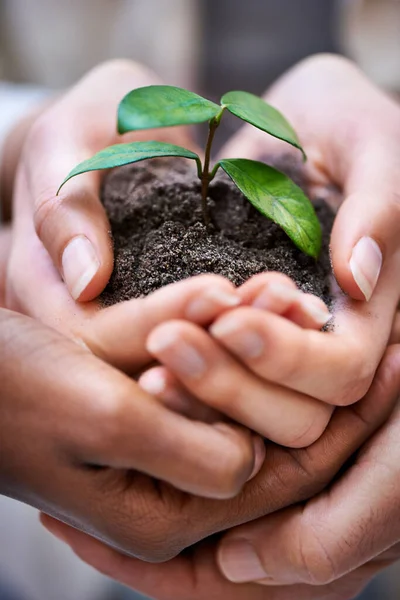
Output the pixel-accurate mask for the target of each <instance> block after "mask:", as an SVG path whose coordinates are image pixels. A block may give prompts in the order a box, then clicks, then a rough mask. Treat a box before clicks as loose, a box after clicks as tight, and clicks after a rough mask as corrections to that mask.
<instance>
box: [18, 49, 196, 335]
mask: <svg viewBox="0 0 400 600" xmlns="http://www.w3.org/2000/svg"><path fill="white" fill-rule="evenodd" d="M157 82H158V80H157V77H156V76H155V75H154V74H152V73H151V72H149V71H148V70H146V69H145V68H144V67H140V66H139V65H137V64H135V63H133V62H130V61H122V60H119V61H112V62H109V63H105V64H103V65H101V66H100V67H97V68H96V69H94V70H93V71H92V72H90V73H89V74H88V75H87V76H85V77H84V78H83V79H82V80H81V81H80V82H79V83H78V84H77V85H76V86H74V87H73V88H72V89H71V90H70V91H68V92H67V93H66V94H65V95H63V96H61V97H60V98H59V99H56V100H55V101H54V102H53V103H52V104H51V105H50V106H49V107H47V108H46V109H45V110H44V111H43V112H42V114H41V115H40V116H39V117H37V118H36V120H34V123H33V125H31V126H30V128H29V129H28V131H27V132H26V141H25V144H24V147H23V151H22V152H20V153H19V165H18V169H17V176H16V180H15V185H14V219H13V244H12V249H11V255H10V261H9V265H8V277H7V305H8V307H9V308H10V309H12V310H17V311H19V312H22V313H24V314H28V315H30V316H33V317H36V318H39V319H42V320H43V321H45V322H46V323H48V324H51V325H52V326H55V327H56V328H57V327H58V328H60V327H62V328H63V330H64V331H65V332H67V329H68V327H69V325H70V324H71V323H72V322H79V321H81V320H82V318H85V316H88V315H90V314H93V312H94V310H95V309H97V307H95V306H94V305H93V304H90V303H88V304H87V305H80V306H79V305H76V304H75V303H74V302H72V301H71V297H70V295H69V293H70V294H71V295H72V297H73V298H74V299H75V300H80V301H82V302H86V301H90V300H93V299H94V298H96V297H97V296H98V294H99V293H100V292H101V291H102V290H103V288H104V287H105V285H106V283H107V281H108V279H109V277H110V274H111V272H112V268H113V252H112V243H111V240H110V235H109V230H110V227H109V223H108V219H107V217H106V214H105V211H104V208H103V206H102V204H101V202H100V199H99V189H100V184H101V174H99V173H91V174H90V173H89V174H86V175H84V176H82V177H81V178H79V181H76V182H74V181H71V182H70V183H69V184H68V186H65V188H63V190H62V191H61V192H60V195H59V196H56V191H57V189H58V187H59V185H60V183H61V181H62V180H63V179H64V177H65V176H66V175H67V173H68V172H69V171H70V170H71V168H72V167H73V166H75V165H76V164H77V162H79V161H81V160H84V159H85V158H88V157H90V156H91V155H93V153H95V152H97V151H98V150H100V149H102V148H104V147H105V146H107V145H109V144H112V143H116V142H117V141H118V136H117V133H116V114H117V106H118V103H119V101H120V100H121V98H122V97H123V96H124V94H126V93H127V92H128V91H130V90H131V89H132V88H135V87H140V86H144V85H150V84H153V83H157ZM146 136H147V138H148V137H149V136H150V137H153V136H155V137H156V138H157V139H164V140H165V141H173V142H174V143H176V144H181V145H184V146H189V147H190V146H193V143H192V142H191V140H188V139H187V138H188V135H187V133H186V129H185V128H174V129H173V130H171V129H170V130H168V129H163V130H160V131H156V132H154V131H152V132H150V133H149V132H145V133H144V134H137V133H136V134H132V135H131V136H129V135H128V136H127V140H129V139H130V138H132V139H135V140H137V139H141V138H143V137H146ZM19 138H20V136H17V140H18V139H19ZM9 139H10V140H11V141H12V139H13V137H12V136H10V138H9ZM8 152H9V153H10V154H13V155H18V152H16V151H15V150H14V151H13V152H12V149H9V150H8ZM11 170H12V169H11ZM62 279H64V281H65V283H66V286H67V288H68V291H69V293H68V291H67V290H66V289H65V285H64V283H63V281H62ZM67 323H68V325H67Z"/></svg>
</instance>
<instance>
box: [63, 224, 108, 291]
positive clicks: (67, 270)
mask: <svg viewBox="0 0 400 600" xmlns="http://www.w3.org/2000/svg"><path fill="white" fill-rule="evenodd" d="M99 267H100V261H99V259H98V258H97V255H96V252H95V250H94V248H93V245H92V243H91V242H90V241H89V240H88V238H87V237H85V236H84V235H79V236H77V237H75V238H74V239H73V240H71V241H70V242H69V244H68V246H67V247H66V248H65V250H64V253H63V255H62V270H63V276H64V281H65V283H66V284H67V287H68V290H69V293H70V294H71V296H72V298H73V299H74V300H78V298H79V297H80V295H81V294H82V292H84V291H85V289H86V288H87V286H88V285H89V283H90V282H91V281H92V279H93V277H94V276H95V275H96V273H97V271H98V270H99Z"/></svg>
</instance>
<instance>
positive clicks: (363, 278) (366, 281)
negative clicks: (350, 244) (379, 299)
mask: <svg viewBox="0 0 400 600" xmlns="http://www.w3.org/2000/svg"><path fill="white" fill-rule="evenodd" d="M381 268H382V252H381V250H380V248H379V246H378V244H377V243H376V242H375V240H373V239H372V238H370V237H362V238H361V239H360V240H359V242H357V244H356V245H355V246H354V248H353V252H352V255H351V258H350V269H351V272H352V273H353V277H354V280H355V282H356V284H357V285H358V287H359V288H360V290H361V292H362V293H363V294H364V297H365V299H366V300H367V302H368V300H370V299H371V296H372V294H373V292H374V289H375V286H376V284H377V281H378V278H379V274H380V272H381Z"/></svg>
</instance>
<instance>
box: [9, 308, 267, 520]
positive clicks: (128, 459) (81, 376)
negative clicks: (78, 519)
mask: <svg viewBox="0 0 400 600" xmlns="http://www.w3.org/2000/svg"><path fill="white" fill-rule="evenodd" d="M1 347H3V348H7V352H3V355H2V360H1V365H2V367H1V378H2V379H1V380H2V386H4V389H6V390H7V398H8V399H9V402H11V401H12V399H14V401H15V402H16V401H17V400H18V402H19V404H18V410H19V412H20V413H21V414H22V415H25V418H27V419H28V421H29V423H31V422H34V423H35V424H36V428H35V427H32V426H31V430H33V431H39V432H40V431H43V436H44V438H45V440H46V441H48V438H49V427H50V426H51V431H53V436H52V438H51V439H53V437H54V438H55V439H57V440H59V439H61V440H62V448H63V450H62V451H63V452H65V454H66V456H68V457H71V460H72V459H73V463H74V465H75V464H80V465H82V467H84V466H86V465H88V464H90V465H98V466H102V467H113V468H114V469H136V470H138V471H141V472H142V473H146V474H148V475H151V476H153V477H157V478H158V479H160V480H163V481H168V483H170V484H171V485H174V486H175V487H177V488H180V485H181V484H182V486H183V487H182V489H184V490H185V491H189V492H192V493H195V494H199V495H203V493H204V495H205V496H211V497H218V498H219V497H222V498H224V497H230V496H232V495H235V494H237V493H238V491H239V490H240V489H241V487H242V486H243V484H244V483H245V482H246V481H247V480H248V479H249V477H250V476H251V475H252V473H253V470H254V469H255V468H258V469H259V466H260V463H261V462H262V460H261V461H260V460H259V458H258V457H259V456H261V458H262V457H263V449H262V448H261V447H260V442H259V440H258V439H256V438H255V437H254V436H253V435H252V434H251V433H250V432H248V431H245V430H244V429H242V428H240V427H238V426H236V425H234V424H232V425H230V424H228V423H220V422H217V423H213V424H207V423H201V422H199V421H193V420H190V419H186V418H185V417H183V416H182V415H179V414H176V413H174V412H171V411H170V410H168V409H167V408H166V407H165V406H163V405H162V404H161V403H160V402H159V401H158V400H156V399H155V398H152V397H151V396H149V395H148V394H147V393H145V392H144V391H143V390H142V389H141V388H140V387H139V386H138V384H137V383H136V382H134V381H132V380H131V379H130V378H129V377H127V376H126V375H124V374H123V373H121V372H119V371H117V370H116V369H114V368H112V367H109V366H108V365H105V364H104V363H103V362H102V361H100V360H99V359H98V358H96V357H95V356H93V355H92V354H91V353H89V352H87V351H85V350H84V349H83V348H81V347H79V346H78V345H77V344H75V343H73V342H72V341H70V340H68V339H66V338H64V337H62V336H60V335H59V334H58V333H57V332H55V331H54V330H51V329H50V328H45V327H43V326H42V325H41V324H40V323H38V322H36V321H34V320H32V319H27V318H25V317H22V316H20V315H17V314H15V313H11V312H10V311H6V310H1V311H0V348H1ZM49 355H51V357H50V358H49ZM49 361H50V363H51V375H50V374H49V376H48V377H44V376H43V373H49V370H48V369H49V364H50V363H49ZM20 364H23V365H24V368H23V370H22V371H21V372H20V373H19V376H18V377H16V370H15V369H16V365H20ZM60 394H62V396H60ZM21 397H22V398H23V399H24V403H23V404H21ZM60 397H61V399H62V402H61V407H60V409H59V411H58V412H57V415H58V416H59V420H58V422H57V423H56V422H54V423H53V421H52V420H51V418H52V415H53V414H54V406H53V403H54V399H55V398H60ZM37 398H43V402H42V404H41V405H40V407H38V406H37V405H38V403H37ZM32 407H35V410H33V408H32ZM39 408H40V409H41V410H39ZM12 415H13V413H11V416H10V414H9V411H6V410H5V409H4V410H3V411H2V424H3V426H4V427H7V424H8V426H9V427H12V426H13V427H15V424H14V423H13V419H12ZM26 415H27V416H26ZM53 420H54V419H53ZM43 428H44V429H43ZM28 439H29V438H27V439H25V442H26V443H27V444H29V443H34V442H33V440H29V441H28ZM59 444H60V445H57V448H58V449H59V448H60V446H61V442H59ZM50 448H51V449H50V450H49V452H50V451H55V450H53V447H52V446H51V447H50ZM14 455H15V453H14ZM14 455H13V456H14ZM17 458H18V456H17ZM9 462H10V463H11V461H9ZM14 467H15V472H16V473H19V472H20V470H21V469H19V468H18V466H15V465H14ZM7 469H8V470H10V471H11V472H12V465H11V464H9V465H7ZM75 471H76V469H75ZM78 471H79V473H82V475H81V476H82V478H83V479H84V478H85V477H86V475H87V471H86V470H85V469H84V468H82V470H78ZM29 476H30V475H29ZM42 483H43V484H44V485H45V486H46V485H50V483H52V482H49V478H48V476H46V477H45V478H44V480H43V481H42ZM59 483H60V482H59V481H57V482H55V484H54V485H55V488H56V489H57V487H58V485H59ZM32 485H33V487H34V488H35V486H36V485H38V482H36V481H34V482H32ZM47 491H48V490H47ZM47 491H46V488H45V491H44V492H43V493H45V494H47ZM46 497H47V496H46ZM58 500H59V501H60V499H58ZM77 502H78V501H77ZM81 508H82V507H81Z"/></svg>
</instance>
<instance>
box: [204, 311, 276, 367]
mask: <svg viewBox="0 0 400 600" xmlns="http://www.w3.org/2000/svg"><path fill="white" fill-rule="evenodd" d="M210 333H211V335H213V336H214V337H215V338H217V339H220V340H221V341H223V342H224V344H225V345H226V346H227V347H228V348H229V349H230V350H232V351H233V352H234V353H235V354H237V355H238V356H240V357H241V358H244V359H250V358H259V357H260V356H262V354H263V353H264V349H265V348H264V340H263V339H262V337H261V336H260V335H259V334H258V333H256V332H255V331H249V330H245V329H242V328H241V327H240V326H238V324H237V323H236V322H235V321H233V320H232V319H225V320H222V321H220V322H217V323H216V324H215V325H212V326H211V327H210Z"/></svg>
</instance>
